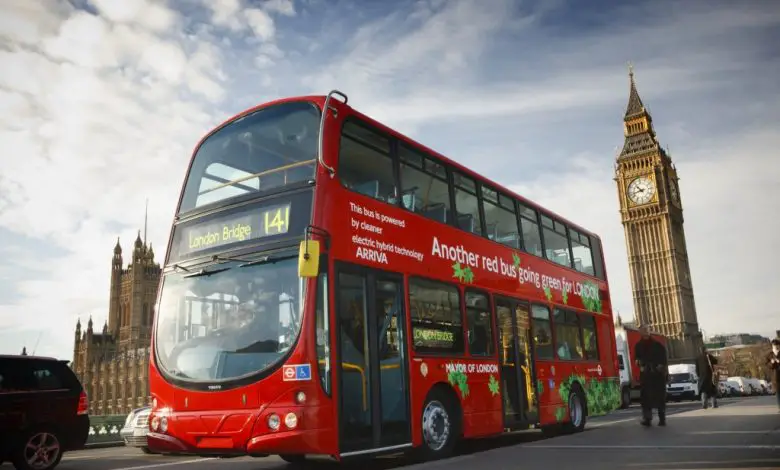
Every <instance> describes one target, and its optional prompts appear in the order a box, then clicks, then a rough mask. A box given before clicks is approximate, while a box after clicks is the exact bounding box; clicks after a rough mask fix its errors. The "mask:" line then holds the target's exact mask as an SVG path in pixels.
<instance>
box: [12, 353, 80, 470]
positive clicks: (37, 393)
mask: <svg viewBox="0 0 780 470" xmlns="http://www.w3.org/2000/svg"><path fill="white" fill-rule="evenodd" d="M88 409H89V407H88V402H87V394H86V393H85V392H84V388H83V387H82V385H81V382H79V379H78V377H76V375H75V374H74V373H73V371H72V370H71V369H70V367H68V361H61V360H58V359H54V358H47V357H35V356H4V355H0V464H2V463H3V462H7V461H10V462H12V463H13V464H14V466H15V467H16V468H17V469H18V470H50V469H52V468H54V467H56V466H57V464H59V463H60V460H61V459H62V455H63V453H64V452H66V451H68V450H75V449H81V448H83V447H84V444H85V443H86V441H87V436H88V435H89V415H88Z"/></svg>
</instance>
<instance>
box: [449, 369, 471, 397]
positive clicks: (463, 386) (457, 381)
mask: <svg viewBox="0 0 780 470" xmlns="http://www.w3.org/2000/svg"><path fill="white" fill-rule="evenodd" d="M451 369H452V370H451V371H450V372H449V373H448V374H447V381H448V382H449V383H450V385H452V386H453V387H458V390H460V394H461V395H462V396H463V398H466V397H467V396H468V395H469V384H468V380H469V378H468V376H467V375H466V374H464V373H463V372H460V371H457V370H455V367H454V366H453V367H451Z"/></svg>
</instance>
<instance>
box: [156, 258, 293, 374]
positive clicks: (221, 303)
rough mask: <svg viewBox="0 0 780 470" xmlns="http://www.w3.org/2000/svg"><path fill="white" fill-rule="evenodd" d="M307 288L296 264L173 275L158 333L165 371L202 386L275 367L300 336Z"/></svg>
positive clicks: (168, 278)
mask: <svg viewBox="0 0 780 470" xmlns="http://www.w3.org/2000/svg"><path fill="white" fill-rule="evenodd" d="M242 264H243V266H242ZM303 281H304V280H303V279H301V278H299V277H298V272H297V259H296V258H294V257H287V258H284V259H280V260H278V261H274V260H273V258H268V260H267V261H266V262H258V263H257V264H254V263H239V262H229V263H224V264H220V265H216V266H211V267H207V268H205V269H204V271H200V272H176V273H173V274H169V275H167V276H166V277H165V280H164V281H163V287H162V292H161V296H160V310H159V313H158V315H157V329H156V333H155V335H156V336H155V344H156V356H157V360H158V364H159V366H160V367H161V368H162V369H163V370H164V371H166V372H167V373H168V374H169V375H171V376H172V377H175V378H177V379H180V380H185V381H195V382H204V381H206V382H210V381H211V382H221V381H227V380H230V379H235V378H239V377H243V376H246V375H250V374H253V373H258V372H261V371H265V370H268V369H270V368H272V367H273V366H275V365H276V364H277V363H278V362H279V360H280V359H281V358H282V357H283V356H284V355H285V353H286V352H287V351H289V349H290V348H291V347H292V346H293V344H294V343H295V340H296V338H297V337H298V332H299V331H300V328H301V318H302V312H303V305H302V299H303V298H304V293H303V289H304V286H305V283H304V282H303Z"/></svg>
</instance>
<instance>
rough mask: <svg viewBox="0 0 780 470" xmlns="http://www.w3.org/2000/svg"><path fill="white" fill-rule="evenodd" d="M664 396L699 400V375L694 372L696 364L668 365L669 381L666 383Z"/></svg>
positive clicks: (672, 398) (675, 399)
mask: <svg viewBox="0 0 780 470" xmlns="http://www.w3.org/2000/svg"><path fill="white" fill-rule="evenodd" d="M666 396H667V397H668V398H669V399H670V400H674V401H680V400H682V399H688V400H699V399H700V398H701V395H700V393H699V376H698V374H696V364H671V365H669V383H668V384H667V385H666Z"/></svg>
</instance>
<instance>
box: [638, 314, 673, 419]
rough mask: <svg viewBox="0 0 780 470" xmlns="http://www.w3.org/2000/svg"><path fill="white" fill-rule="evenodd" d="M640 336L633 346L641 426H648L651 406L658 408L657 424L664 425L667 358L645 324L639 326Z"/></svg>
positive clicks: (651, 415) (650, 417) (662, 347)
mask: <svg viewBox="0 0 780 470" xmlns="http://www.w3.org/2000/svg"><path fill="white" fill-rule="evenodd" d="M639 332H640V334H641V335H642V338H641V339H640V340H639V341H638V342H637V343H636V346H634V357H635V358H636V363H637V365H638V366H639V371H640V372H639V384H640V387H641V390H640V392H639V399H640V401H641V403H642V421H641V422H640V424H642V426H650V424H651V422H652V421H653V408H656V409H657V410H658V425H659V426H666V382H667V374H668V360H667V357H666V348H665V347H664V345H663V344H661V343H659V342H658V341H656V340H654V339H653V337H652V336H650V331H649V330H648V328H647V326H646V325H642V326H641V327H640V328H639Z"/></svg>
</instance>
